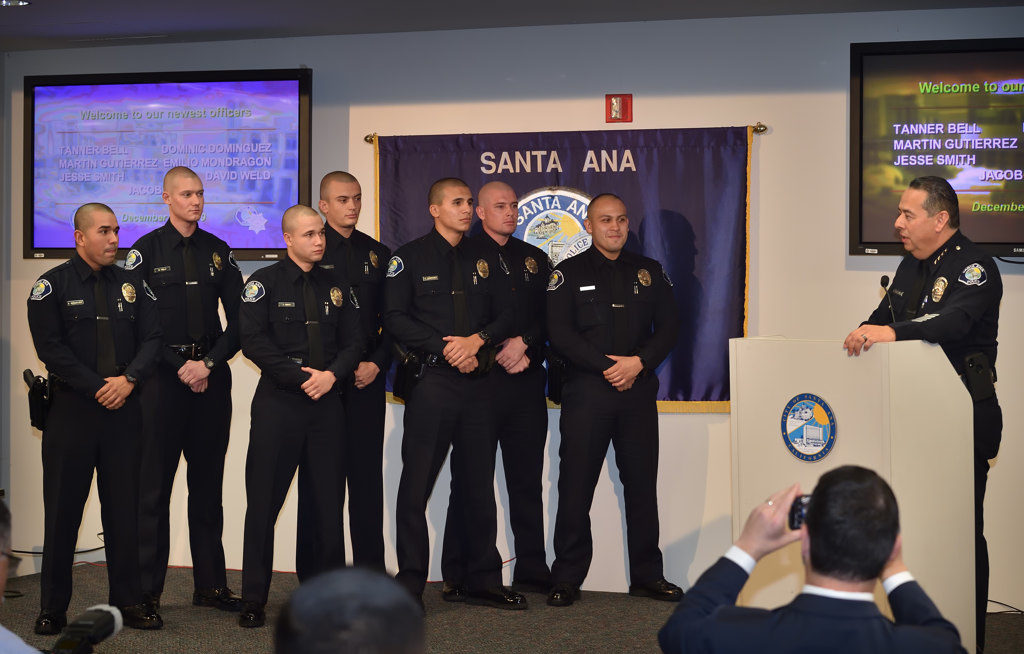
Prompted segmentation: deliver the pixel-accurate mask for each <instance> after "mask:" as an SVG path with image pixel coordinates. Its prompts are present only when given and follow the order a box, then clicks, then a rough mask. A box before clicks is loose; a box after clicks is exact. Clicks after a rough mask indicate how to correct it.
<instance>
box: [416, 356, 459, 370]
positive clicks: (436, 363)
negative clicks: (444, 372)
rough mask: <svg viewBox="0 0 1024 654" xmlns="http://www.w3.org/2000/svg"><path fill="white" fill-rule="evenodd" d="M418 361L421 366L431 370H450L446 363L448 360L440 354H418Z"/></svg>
mask: <svg viewBox="0 0 1024 654" xmlns="http://www.w3.org/2000/svg"><path fill="white" fill-rule="evenodd" d="M419 360H420V361H422V362H423V365H425V366H429V367H431V368H451V367H452V365H451V364H450V363H448V360H447V359H445V358H444V355H441V354H425V353H424V354H420V355H419Z"/></svg>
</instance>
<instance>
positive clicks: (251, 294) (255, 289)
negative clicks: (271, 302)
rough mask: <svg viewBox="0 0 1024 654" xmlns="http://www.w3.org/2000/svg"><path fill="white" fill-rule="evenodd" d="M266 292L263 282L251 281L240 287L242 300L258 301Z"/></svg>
mask: <svg viewBox="0 0 1024 654" xmlns="http://www.w3.org/2000/svg"><path fill="white" fill-rule="evenodd" d="M266 294H267V290H266V289H265V288H263V284H260V283H259V282H257V281H251V282H249V283H248V284H246V285H245V288H243V289H242V302H259V301H260V300H262V299H263V296H264V295H266Z"/></svg>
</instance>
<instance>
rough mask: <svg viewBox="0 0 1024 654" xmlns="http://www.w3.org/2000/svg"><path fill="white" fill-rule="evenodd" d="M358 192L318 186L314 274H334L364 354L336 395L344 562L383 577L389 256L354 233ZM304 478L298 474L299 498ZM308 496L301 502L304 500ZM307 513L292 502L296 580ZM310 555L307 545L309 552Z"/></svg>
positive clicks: (342, 175)
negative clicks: (340, 410) (320, 223)
mask: <svg viewBox="0 0 1024 654" xmlns="http://www.w3.org/2000/svg"><path fill="white" fill-rule="evenodd" d="M362 206H363V192H362V189H361V188H360V187H359V181H358V180H357V179H356V178H355V177H353V176H352V175H350V174H348V173H346V172H343V171H334V172H330V173H327V174H326V175H324V177H323V179H322V180H320V213H322V214H323V216H324V218H325V219H326V222H327V224H326V238H327V244H326V247H325V249H324V258H323V260H322V261H321V262H320V267H321V268H324V269H325V270H331V271H333V272H334V274H335V278H336V279H337V283H338V285H339V286H340V287H341V288H342V290H344V291H345V292H346V293H347V294H348V299H349V301H350V302H351V303H352V306H353V307H355V308H356V310H357V311H358V313H359V322H360V323H361V324H362V326H363V331H364V332H365V334H366V339H367V344H366V350H365V352H363V354H362V355H361V357H362V358H361V360H360V361H359V364H358V365H357V366H356V369H355V371H354V372H353V373H352V375H351V376H350V377H347V378H346V379H344V380H340V381H339V383H338V392H339V393H341V403H342V405H343V406H344V408H345V430H344V433H345V434H346V438H345V451H344V461H345V465H344V468H343V470H344V478H345V480H346V481H347V482H348V522H349V535H350V537H351V539H352V562H353V563H354V564H355V565H357V566H362V567H364V568H370V569H371V570H378V571H380V572H384V395H385V390H384V378H385V375H386V374H387V369H388V365H389V363H390V350H391V339H390V338H388V337H387V336H386V332H383V331H382V330H381V319H380V306H381V301H382V300H383V294H384V267H385V266H386V265H387V262H388V259H390V258H391V250H390V249H389V248H388V247H387V246H385V245H382V244H381V243H379V242H378V241H376V240H375V239H374V238H373V237H371V236H368V235H366V234H364V233H363V232H360V231H359V230H357V229H356V223H358V222H359V211H360V209H362ZM305 484H306V478H305V475H303V474H302V472H301V471H300V472H299V497H302V496H303V493H302V489H303V488H304V487H305ZM307 495H308V494H307ZM310 510H311V507H310V506H309V505H308V504H307V503H305V502H304V501H302V500H300V501H299V511H298V513H299V515H298V530H297V531H298V535H297V538H296V544H295V548H296V549H295V569H296V572H297V573H298V575H299V580H300V581H302V580H304V579H305V578H306V577H307V576H308V575H307V574H306V572H307V568H308V565H307V564H308V563H312V562H313V561H315V554H314V552H310V551H307V550H308V546H309V545H311V544H314V543H315V542H316V538H315V535H314V534H312V533H310V532H311V529H310V524H309V519H308V517H307V514H308V512H309V511H310ZM314 547H315V545H314Z"/></svg>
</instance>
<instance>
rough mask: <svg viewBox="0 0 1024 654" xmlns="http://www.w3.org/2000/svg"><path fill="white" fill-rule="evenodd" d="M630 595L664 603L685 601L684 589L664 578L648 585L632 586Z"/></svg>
mask: <svg viewBox="0 0 1024 654" xmlns="http://www.w3.org/2000/svg"><path fill="white" fill-rule="evenodd" d="M629 594H630V595H632V596H633V597H650V598H651V599H656V600H661V601H663V602H678V601H679V600H681V599H683V589H682V588H680V587H679V586H676V585H675V584H673V583H672V582H671V581H665V578H664V577H662V578H661V579H658V580H657V581H652V582H649V583H646V584H636V585H634V586H630V587H629Z"/></svg>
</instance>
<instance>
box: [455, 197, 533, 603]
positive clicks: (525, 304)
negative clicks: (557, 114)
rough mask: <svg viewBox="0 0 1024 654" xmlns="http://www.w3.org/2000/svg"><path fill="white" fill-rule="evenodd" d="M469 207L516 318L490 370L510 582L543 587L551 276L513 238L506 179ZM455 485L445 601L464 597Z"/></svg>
mask: <svg viewBox="0 0 1024 654" xmlns="http://www.w3.org/2000/svg"><path fill="white" fill-rule="evenodd" d="M477 200H478V202H477V205H476V213H477V215H478V216H479V217H480V222H481V224H482V225H483V233H482V234H480V235H478V236H476V237H474V238H473V241H474V242H475V243H476V244H478V245H479V246H481V248H482V249H484V250H485V251H487V252H489V253H490V255H491V258H492V259H493V260H496V261H497V262H498V270H497V274H498V275H499V278H500V277H503V278H504V279H505V281H506V282H507V284H508V286H509V288H508V292H509V296H508V297H509V301H510V302H511V303H512V306H513V307H514V316H515V325H514V327H513V329H512V332H511V334H512V335H511V336H510V337H509V338H508V339H506V340H505V342H504V343H502V344H501V347H500V349H499V351H498V353H497V356H496V358H495V363H497V364H498V365H496V366H495V367H494V371H493V372H492V373H491V374H490V380H489V381H490V384H491V392H492V394H493V396H494V402H493V403H492V405H491V414H492V417H493V418H494V421H495V427H496V430H497V438H498V442H499V443H500V444H501V460H502V464H503V466H504V469H505V486H506V487H507V489H508V504H509V511H508V514H509V523H510V524H511V526H512V535H513V537H514V538H515V568H514V573H513V576H512V590H515V591H518V592H532V593H547V592H548V589H549V588H550V585H551V582H550V579H549V577H550V574H551V571H550V570H549V569H548V562H547V556H546V554H545V552H544V543H545V534H544V499H543V497H542V491H543V483H542V479H541V475H542V472H543V469H544V444H545V442H546V441H547V431H548V411H547V402H546V401H545V397H544V389H545V383H546V381H547V374H546V373H545V370H544V345H545V342H546V336H547V331H546V325H545V315H544V314H545V289H546V288H547V283H548V278H549V277H550V276H551V262H550V260H549V259H548V257H547V255H546V254H545V253H544V251H543V250H541V249H540V248H537V247H534V246H533V245H530V244H528V243H524V242H523V241H521V240H519V239H517V238H513V237H512V234H513V233H515V230H516V226H517V221H518V218H519V212H518V207H519V202H518V199H517V197H516V193H515V191H514V190H513V189H512V187H511V186H509V185H508V184H505V183H503V182H490V183H488V184H485V185H484V186H483V187H481V189H480V191H479V193H478V195H477ZM459 499H460V498H459V493H458V492H457V490H453V492H452V494H451V498H450V499H449V501H448V520H447V522H445V532H444V549H443V551H442V555H441V572H442V575H443V576H444V581H445V583H444V587H443V588H442V596H443V597H444V599H446V600H448V601H459V600H460V599H463V598H464V597H465V589H464V587H463V585H462V579H463V577H464V575H465V572H464V570H463V568H462V560H461V553H462V548H461V544H462V539H463V536H462V535H461V531H462V529H463V528H464V526H463V525H461V524H460V523H459V520H458V504H459Z"/></svg>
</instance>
